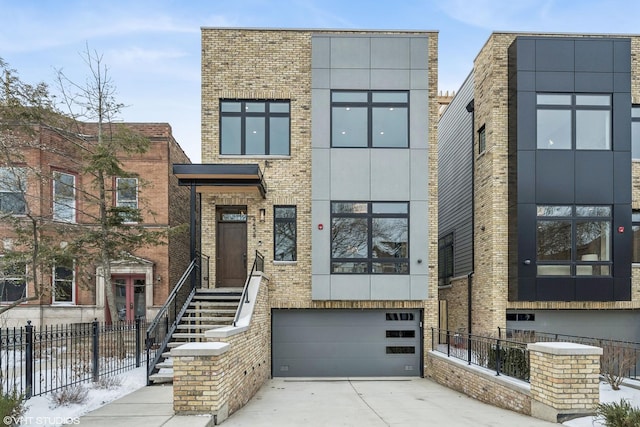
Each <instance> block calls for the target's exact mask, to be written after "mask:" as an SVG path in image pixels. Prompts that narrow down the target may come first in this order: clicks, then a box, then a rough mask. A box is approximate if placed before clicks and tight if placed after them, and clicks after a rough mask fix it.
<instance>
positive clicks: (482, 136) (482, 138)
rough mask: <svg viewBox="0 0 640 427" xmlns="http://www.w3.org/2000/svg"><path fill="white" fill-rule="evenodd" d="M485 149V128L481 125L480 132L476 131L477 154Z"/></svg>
mask: <svg viewBox="0 0 640 427" xmlns="http://www.w3.org/2000/svg"><path fill="white" fill-rule="evenodd" d="M486 148H487V140H486V134H485V127H484V125H482V127H481V128H480V130H479V131H478V154H482V153H484V150H486Z"/></svg>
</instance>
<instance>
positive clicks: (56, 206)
mask: <svg viewBox="0 0 640 427" xmlns="http://www.w3.org/2000/svg"><path fill="white" fill-rule="evenodd" d="M52 191H53V219H54V220H56V221H65V222H75V221H76V177H75V176H74V175H71V174H68V173H62V172H54V173H53V189H52Z"/></svg>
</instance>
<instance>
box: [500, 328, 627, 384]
mask: <svg viewBox="0 0 640 427" xmlns="http://www.w3.org/2000/svg"><path fill="white" fill-rule="evenodd" d="M498 336H499V337H502V338H507V339H510V340H515V341H519V342H523V343H533V342H573V343H577V344H585V345H591V346H595V347H600V348H602V356H601V357H600V368H601V370H602V371H603V372H610V371H615V372H617V373H619V374H620V375H621V376H623V377H625V378H638V374H639V373H640V343H637V342H631V341H620V340H612V339H608V338H593V337H581V336H576V335H565V334H556V333H551V332H538V331H530V330H520V329H502V328H498Z"/></svg>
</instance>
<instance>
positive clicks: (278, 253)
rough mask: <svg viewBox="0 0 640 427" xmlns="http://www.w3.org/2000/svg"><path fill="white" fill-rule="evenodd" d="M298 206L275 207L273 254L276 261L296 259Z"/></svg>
mask: <svg viewBox="0 0 640 427" xmlns="http://www.w3.org/2000/svg"><path fill="white" fill-rule="evenodd" d="M296 216H297V215H296V207H295V206H274V207H273V254H274V258H273V259H274V261H295V260H296V259H297V254H296Z"/></svg>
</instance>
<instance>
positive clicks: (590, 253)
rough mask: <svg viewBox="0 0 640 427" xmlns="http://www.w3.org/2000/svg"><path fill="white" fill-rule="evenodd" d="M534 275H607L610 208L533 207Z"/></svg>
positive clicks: (609, 245) (609, 251)
mask: <svg viewBox="0 0 640 427" xmlns="http://www.w3.org/2000/svg"><path fill="white" fill-rule="evenodd" d="M536 248H537V272H538V276H610V275H611V206H555V205H540V206H538V207H537V232H536Z"/></svg>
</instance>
